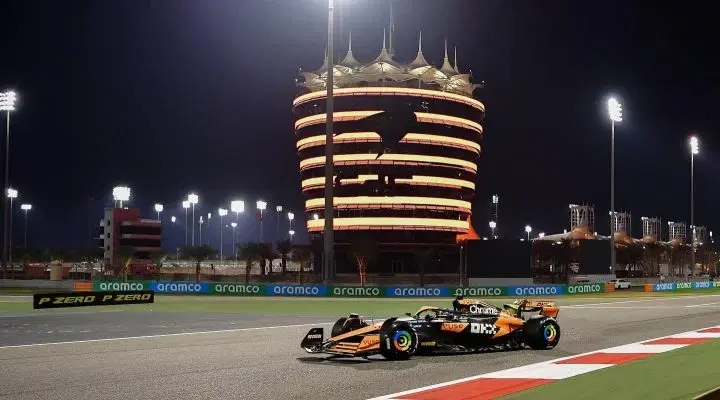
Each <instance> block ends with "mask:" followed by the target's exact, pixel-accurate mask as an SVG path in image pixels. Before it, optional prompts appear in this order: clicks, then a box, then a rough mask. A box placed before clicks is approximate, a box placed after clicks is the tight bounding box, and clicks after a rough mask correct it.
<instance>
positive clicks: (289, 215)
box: [288, 212, 295, 221]
mask: <svg viewBox="0 0 720 400" xmlns="http://www.w3.org/2000/svg"><path fill="white" fill-rule="evenodd" d="M288 219H289V220H290V221H292V220H294V219H295V214H293V213H291V212H289V213H288Z"/></svg>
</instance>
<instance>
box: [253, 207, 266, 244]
mask: <svg viewBox="0 0 720 400" xmlns="http://www.w3.org/2000/svg"><path fill="white" fill-rule="evenodd" d="M255 206H256V207H257V209H258V210H260V243H262V241H263V211H265V208H267V203H266V202H264V201H262V200H258V201H257V202H256V203H255Z"/></svg>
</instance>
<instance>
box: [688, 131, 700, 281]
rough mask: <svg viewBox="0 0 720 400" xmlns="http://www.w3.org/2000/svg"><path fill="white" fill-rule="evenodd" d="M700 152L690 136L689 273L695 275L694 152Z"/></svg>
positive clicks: (696, 142) (694, 140)
mask: <svg viewBox="0 0 720 400" xmlns="http://www.w3.org/2000/svg"><path fill="white" fill-rule="evenodd" d="M699 153H700V144H699V143H698V138H697V137H695V136H693V137H691V138H690V249H691V250H692V251H691V252H690V268H691V269H690V274H691V275H693V276H694V275H695V154H699Z"/></svg>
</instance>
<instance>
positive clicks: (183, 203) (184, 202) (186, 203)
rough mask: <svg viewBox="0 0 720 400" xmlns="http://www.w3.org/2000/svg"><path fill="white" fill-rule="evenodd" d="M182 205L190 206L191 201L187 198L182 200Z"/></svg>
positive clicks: (184, 206)
mask: <svg viewBox="0 0 720 400" xmlns="http://www.w3.org/2000/svg"><path fill="white" fill-rule="evenodd" d="M182 206H183V208H190V202H189V201H187V200H185V201H183V202H182Z"/></svg>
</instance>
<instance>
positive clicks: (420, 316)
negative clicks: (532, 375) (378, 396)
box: [300, 296, 560, 360]
mask: <svg viewBox="0 0 720 400" xmlns="http://www.w3.org/2000/svg"><path fill="white" fill-rule="evenodd" d="M558 313H559V308H558V307H557V305H556V304H555V302H552V301H536V300H517V301H515V302H513V303H510V304H505V305H503V307H496V306H494V305H492V304H488V303H486V302H483V301H480V300H470V299H463V298H462V296H458V297H457V298H456V299H455V300H454V301H453V308H441V307H434V306H425V307H421V308H420V309H419V310H418V311H417V312H416V313H415V314H410V313H406V314H405V316H404V317H399V318H390V319H387V320H385V321H383V322H367V321H366V320H365V319H363V318H361V317H360V316H359V315H358V314H350V315H349V316H347V317H343V318H340V319H339V320H337V322H335V325H334V326H333V327H332V330H331V331H330V337H329V338H327V339H325V338H324V329H323V328H313V329H310V331H309V332H308V333H307V335H305V338H304V339H303V340H302V342H301V343H300V347H302V348H303V349H304V350H305V351H307V352H308V353H326V354H332V355H334V356H339V357H363V358H367V357H369V356H371V355H375V354H380V355H382V356H383V357H384V358H386V359H389V360H404V359H409V358H410V357H412V356H413V355H415V354H418V355H421V354H432V353H471V352H478V351H487V350H509V349H524V348H530V349H535V350H543V349H551V348H553V347H555V346H556V345H557V344H558V342H559V341H560V325H559V324H558V322H557V317H558ZM528 314H534V315H528Z"/></svg>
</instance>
